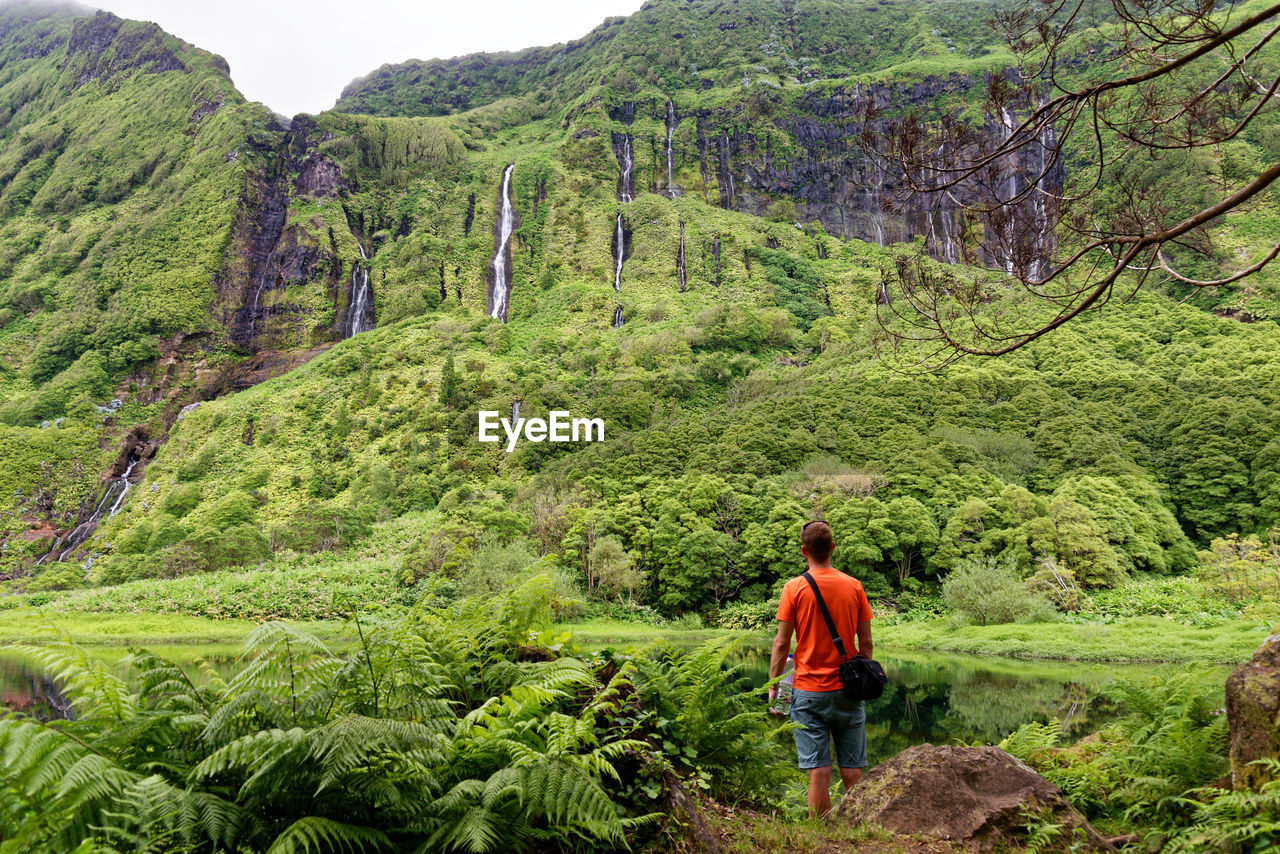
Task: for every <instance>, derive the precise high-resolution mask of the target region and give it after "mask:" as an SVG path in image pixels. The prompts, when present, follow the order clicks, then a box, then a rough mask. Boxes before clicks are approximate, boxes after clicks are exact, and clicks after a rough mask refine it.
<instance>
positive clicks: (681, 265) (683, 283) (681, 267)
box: [676, 222, 689, 293]
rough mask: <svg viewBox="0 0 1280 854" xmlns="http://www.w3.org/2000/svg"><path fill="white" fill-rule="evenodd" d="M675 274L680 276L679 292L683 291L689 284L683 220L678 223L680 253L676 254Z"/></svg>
mask: <svg viewBox="0 0 1280 854" xmlns="http://www.w3.org/2000/svg"><path fill="white" fill-rule="evenodd" d="M676 274H677V275H678V276H679V277H680V293H684V292H685V290H686V289H687V288H688V286H689V279H688V273H687V272H686V271H685V257H684V223H683V222H681V223H680V254H679V255H677V256H676Z"/></svg>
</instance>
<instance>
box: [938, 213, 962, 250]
mask: <svg viewBox="0 0 1280 854" xmlns="http://www.w3.org/2000/svg"><path fill="white" fill-rule="evenodd" d="M938 219H939V220H940V221H941V222H942V257H943V258H944V259H945V260H946V261H947V263H949V264H959V263H960V252H959V250H958V247H957V246H956V238H955V235H954V234H952V233H951V215H950V214H949V213H947V208H946V206H945V205H944V206H942V207H941V208H939V209H938Z"/></svg>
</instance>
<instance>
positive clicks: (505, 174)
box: [489, 163, 516, 323]
mask: <svg viewBox="0 0 1280 854" xmlns="http://www.w3.org/2000/svg"><path fill="white" fill-rule="evenodd" d="M515 168H516V165H515V164H514V163H511V164H508V166H507V168H506V169H504V170H503V171H502V210H501V212H500V213H499V214H498V233H497V240H496V241H495V242H496V244H497V245H496V247H495V250H494V253H493V295H492V308H491V309H490V311H489V316H490V317H496V318H497V319H499V320H501V321H502V322H503V323H506V322H507V296H508V293H507V292H508V286H507V244H508V243H510V242H511V231H512V229H513V228H514V227H515V210H514V208H513V207H512V205H511V172H512V170H513V169H515Z"/></svg>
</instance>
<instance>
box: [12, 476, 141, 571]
mask: <svg viewBox="0 0 1280 854" xmlns="http://www.w3.org/2000/svg"><path fill="white" fill-rule="evenodd" d="M137 465H138V459H137V458H136V457H129V463H128V465H127V466H125V470H124V474H122V475H120V476H119V477H116V478H112V479H111V481H110V482H109V483H108V484H107V488H106V489H104V490H103V492H102V498H100V499H99V500H98V503H97V505H95V506H94V508H93V512H92V513H91V514H89V518H88V519H85V520H84V521H83V522H81V523H80V524H79V525H76V526H75V527H74V528H72V529H71V532H70V533H68V534H67V535H66V536H65V537H63V538H62V539H60V540H59V541H57V542H56V543H54V544H53V547H52V548H51V549H49V553H48V554H46V555H45V556H44V557H42V558H40V560H39V561H37V563H44V562H45V561H46V560H47V559H49V558H50V557H52V558H53V559H54V560H56V561H63V560H66V559H67V557H68V556H69V555H70V554H71V553H72V552H74V551H75V550H76V549H78V548H80V546H81V545H83V544H84V541H85V540H87V539H89V537H91V536H93V532H94V531H96V530H98V525H100V524H102V520H103V518H104V515H105V518H107V519H110V518H111V517H112V516H114V515H116V513H117V512H119V510H120V505H122V504H124V499H125V496H126V495H128V494H129V488H130V487H132V486H133V482H132V481H131V480H129V477H130V476H131V475H132V474H133V469H134V467H135V466H137Z"/></svg>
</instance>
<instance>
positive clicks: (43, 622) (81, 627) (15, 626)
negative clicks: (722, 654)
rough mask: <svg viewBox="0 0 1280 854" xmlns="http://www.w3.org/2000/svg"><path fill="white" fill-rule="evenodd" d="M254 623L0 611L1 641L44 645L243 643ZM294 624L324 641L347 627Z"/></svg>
mask: <svg viewBox="0 0 1280 854" xmlns="http://www.w3.org/2000/svg"><path fill="white" fill-rule="evenodd" d="M257 625H258V623H257V622H254V621H252V620H214V619H210V618H208V617H193V616H187V615H183V614H147V613H124V614H122V613H106V614H85V613H76V612H69V611H55V610H51V609H39V608H15V609H13V610H9V611H3V612H0V643H48V642H51V641H53V640H56V639H57V637H58V635H57V631H58V630H60V631H64V632H66V633H67V634H69V635H71V637H72V639H73V640H75V641H76V642H77V643H80V644H89V645H108V646H132V645H142V644H147V645H154V644H231V643H239V642H241V641H243V640H244V638H245V636H246V635H248V634H249V632H250V631H252V630H253V629H254V627H256V626H257ZM295 625H298V626H299V627H301V628H303V629H304V630H305V631H308V632H312V633H314V634H316V635H319V636H320V637H323V638H325V639H339V638H344V637H347V636H348V634H347V632H346V629H345V628H344V626H345V625H346V624H345V623H343V622H340V621H337V620H328V621H312V622H303V623H296V624H295ZM352 634H354V632H352Z"/></svg>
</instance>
